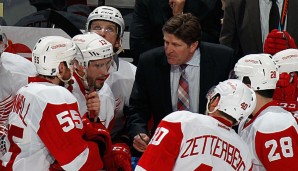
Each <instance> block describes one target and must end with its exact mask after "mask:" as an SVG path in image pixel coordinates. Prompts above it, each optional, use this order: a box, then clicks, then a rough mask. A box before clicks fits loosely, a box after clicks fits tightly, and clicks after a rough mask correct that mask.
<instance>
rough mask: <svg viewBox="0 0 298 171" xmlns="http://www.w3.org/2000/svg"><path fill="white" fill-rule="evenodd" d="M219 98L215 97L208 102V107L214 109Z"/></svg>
mask: <svg viewBox="0 0 298 171" xmlns="http://www.w3.org/2000/svg"><path fill="white" fill-rule="evenodd" d="M219 100H220V96H215V97H214V99H212V101H211V102H210V107H216V106H217V105H218V103H219Z"/></svg>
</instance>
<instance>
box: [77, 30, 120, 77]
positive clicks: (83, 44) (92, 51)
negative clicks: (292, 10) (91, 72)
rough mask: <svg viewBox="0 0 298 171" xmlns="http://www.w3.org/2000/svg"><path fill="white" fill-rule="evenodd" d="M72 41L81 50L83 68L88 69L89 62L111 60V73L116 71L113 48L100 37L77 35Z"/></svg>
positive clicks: (91, 33)
mask: <svg viewBox="0 0 298 171" xmlns="http://www.w3.org/2000/svg"><path fill="white" fill-rule="evenodd" d="M72 41H73V42H74V43H75V44H76V45H77V46H78V47H79V48H80V50H81V52H82V55H83V58H84V61H83V66H84V67H85V68H86V67H88V64H89V61H92V60H98V59H105V58H111V66H110V69H109V72H113V71H115V70H116V69H115V67H116V68H117V66H116V63H115V62H114V60H113V55H114V52H113V46H112V44H111V43H110V42H108V41H107V40H106V39H104V38H103V37H101V36H100V35H98V34H96V33H93V32H87V33H84V34H79V35H76V36H75V37H73V38H72Z"/></svg>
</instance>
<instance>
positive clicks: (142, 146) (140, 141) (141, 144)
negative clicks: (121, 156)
mask: <svg viewBox="0 0 298 171" xmlns="http://www.w3.org/2000/svg"><path fill="white" fill-rule="evenodd" d="M149 141H150V138H149V137H148V135H146V134H143V133H140V134H138V135H136V136H135V137H134V140H133V147H134V148H135V149H136V150H138V151H139V152H144V151H145V150H146V148H147V146H148V143H149Z"/></svg>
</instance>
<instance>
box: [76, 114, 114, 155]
mask: <svg viewBox="0 0 298 171" xmlns="http://www.w3.org/2000/svg"><path fill="white" fill-rule="evenodd" d="M82 121H83V125H84V130H85V134H84V135H83V138H84V140H87V141H95V142H97V144H98V147H99V151H100V153H101V156H103V155H104V153H108V152H109V151H110V150H111V146H112V140H111V136H110V134H109V132H108V130H107V129H106V128H105V127H104V126H103V125H102V124H101V123H94V122H90V121H89V120H88V118H83V119H82Z"/></svg>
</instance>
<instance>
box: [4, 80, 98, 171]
mask: <svg viewBox="0 0 298 171" xmlns="http://www.w3.org/2000/svg"><path fill="white" fill-rule="evenodd" d="M38 79H40V78H36V80H38ZM36 80H35V81H36ZM39 81H45V80H43V79H42V80H39ZM8 124H9V125H8V127H9V130H8V137H7V138H6V140H7V147H8V151H7V153H5V155H4V156H3V157H2V158H1V160H2V167H4V168H1V166H0V170H2V169H3V170H5V169H7V170H36V171H37V170H38V171H48V170H49V167H50V164H52V163H53V161H54V159H56V160H57V161H58V163H59V164H60V165H61V167H62V168H63V169H64V170H79V169H81V170H99V169H101V168H100V166H99V165H100V163H101V162H102V161H101V158H100V155H99V149H98V146H97V144H96V143H95V142H87V141H85V140H84V139H83V138H82V136H83V134H84V129H83V123H82V120H81V116H80V114H79V111H78V105H77V101H76V98H75V97H74V96H73V95H72V94H71V93H70V92H69V91H68V90H66V89H65V88H63V87H60V86H56V85H53V84H51V83H48V82H40V83H30V84H28V85H27V86H24V87H22V88H21V89H20V90H19V91H18V93H17V95H16V98H15V100H14V103H13V108H12V111H11V113H10V115H9V120H8Z"/></svg>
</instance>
